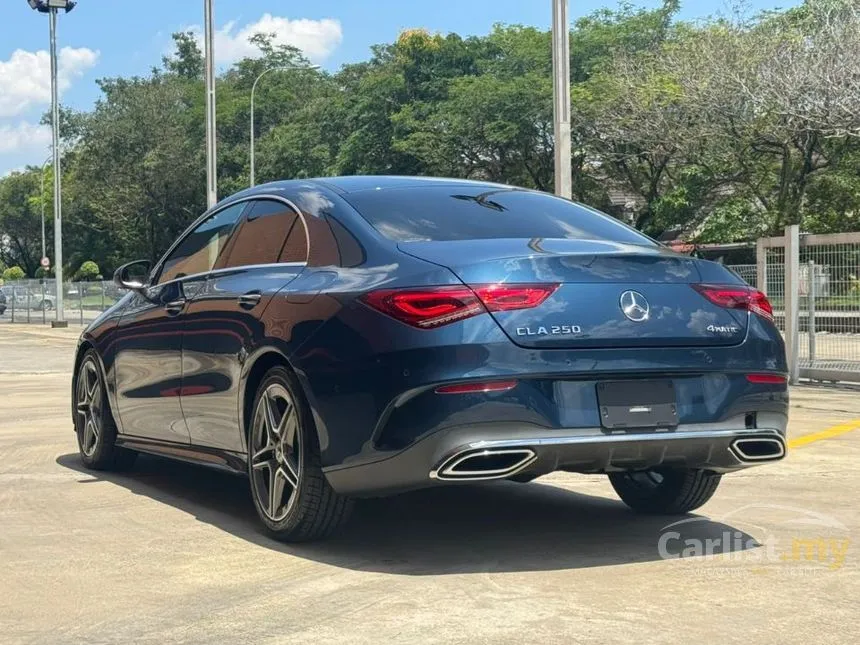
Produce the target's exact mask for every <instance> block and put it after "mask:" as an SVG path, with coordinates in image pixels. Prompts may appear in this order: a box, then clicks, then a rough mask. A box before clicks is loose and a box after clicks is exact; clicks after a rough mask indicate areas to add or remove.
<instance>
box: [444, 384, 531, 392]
mask: <svg viewBox="0 0 860 645" xmlns="http://www.w3.org/2000/svg"><path fill="white" fill-rule="evenodd" d="M516 386H517V382H516V381H492V382H490V383H460V384H458V385H443V386H442V387H437V388H436V394H474V393H476V392H507V391H508V390H513V389H514V388H515V387H516Z"/></svg>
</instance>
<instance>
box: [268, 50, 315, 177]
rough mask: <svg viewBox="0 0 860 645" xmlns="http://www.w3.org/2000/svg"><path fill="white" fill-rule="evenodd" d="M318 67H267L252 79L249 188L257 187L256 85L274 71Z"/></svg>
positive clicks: (313, 67)
mask: <svg viewBox="0 0 860 645" xmlns="http://www.w3.org/2000/svg"><path fill="white" fill-rule="evenodd" d="M319 67H320V66H319V65H311V66H308V67H304V66H302V67H299V66H297V65H296V66H293V65H284V66H277V67H269V68H268V69H264V70H263V71H262V72H260V75H259V76H257V78H256V79H254V84H253V85H252V86H251V188H253V187H254V186H256V185H257V183H256V171H255V166H254V161H255V157H254V140H255V137H254V96H255V94H256V93H257V83H259V82H260V79H262V78H263V77H264V76H265V75H266V74H268V73H269V72H273V71H275V70H276V69H277V70H281V71H283V70H289V69H319Z"/></svg>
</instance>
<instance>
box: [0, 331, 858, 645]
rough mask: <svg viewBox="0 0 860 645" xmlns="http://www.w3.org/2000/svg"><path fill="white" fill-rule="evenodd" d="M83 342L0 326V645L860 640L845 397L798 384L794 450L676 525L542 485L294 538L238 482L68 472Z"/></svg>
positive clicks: (568, 488)
mask: <svg viewBox="0 0 860 645" xmlns="http://www.w3.org/2000/svg"><path fill="white" fill-rule="evenodd" d="M76 333H77V332H75V331H72V330H65V331H63V330H56V331H52V330H50V329H43V328H39V327H25V326H15V327H12V326H3V327H0V592H2V593H0V643H3V644H6V643H46V644H47V643H50V644H57V643H61V644H62V643H129V642H134V643H153V644H155V643H157V644H159V645H161V644H165V643H232V642H253V643H287V642H290V643H292V642H312V641H314V642H324V643H374V644H375V643H382V642H387V643H445V644H446V645H450V644H454V643H470V644H475V643H537V642H541V643H601V644H603V643H608V642H609V643H615V642H636V643H652V642H665V643H676V642H685V643H687V642H706V643H710V642H722V643H812V642H814V643H840V644H841V643H851V642H858V641H860V611H858V609H857V607H858V602H857V598H858V596H860V575H858V568H859V567H858V558H860V549H858V545H857V543H856V537H857V536H858V529H860V505H858V502H857V499H858V496H860V468H858V467H857V464H858V463H860V430H853V428H855V427H858V426H860V392H858V391H856V390H844V389H835V388H823V387H798V388H795V389H794V390H793V392H792V396H793V408H792V420H791V424H790V438H791V439H792V443H793V445H795V446H796V447H795V448H794V449H793V450H792V451H791V453H790V455H789V457H788V459H787V460H785V461H784V462H781V463H779V464H775V465H771V466H767V467H761V468H756V469H752V470H748V471H745V472H743V473H740V474H735V475H731V476H728V477H726V478H724V480H723V483H722V485H721V487H720V490H719V491H718V492H717V494H716V496H715V497H714V499H713V500H712V501H711V502H710V503H708V504H707V505H706V506H705V507H703V508H702V509H701V511H700V512H699V513H698V514H696V515H691V516H688V517H687V518H660V517H657V518H655V517H641V516H637V515H635V514H633V513H632V512H630V511H628V510H627V509H626V507H625V506H623V505H622V504H621V503H620V502H619V501H617V499H616V497H615V495H614V493H613V491H612V489H611V488H610V486H609V484H608V482H607V481H606V479H605V478H604V477H600V476H588V477H586V476H579V475H572V474H554V475H551V476H549V477H544V478H541V479H540V480H538V481H537V482H534V483H531V484H527V485H522V484H514V483H501V484H485V485H480V486H472V487H463V488H446V489H440V490H429V491H423V492H418V493H413V494H409V495H403V496H400V497H397V498H392V499H387V500H371V501H366V502H362V503H361V504H359V507H358V509H357V512H356V515H355V516H354V519H353V521H352V523H351V524H350V526H349V527H348V529H347V530H346V531H345V532H344V533H343V534H342V535H340V536H339V537H337V538H336V539H334V540H331V541H329V542H325V543H321V544H314V545H303V546H289V545H283V544H279V543H277V542H274V541H272V540H269V539H268V538H267V537H265V536H264V535H262V534H261V533H260V532H259V530H258V527H257V522H256V518H255V515H254V511H253V508H252V506H251V501H250V498H249V495H248V489H247V484H246V482H245V481H244V480H243V479H241V478H236V477H232V476H229V475H223V474H220V473H216V472H212V471H208V470H205V469H202V468H198V467H193V466H188V465H183V464H178V463H173V462H169V461H166V460H162V459H157V458H149V457H144V458H141V459H140V460H139V462H138V465H137V467H136V468H135V470H134V471H132V472H130V473H128V474H123V475H119V474H103V473H91V472H87V471H85V470H84V469H83V468H82V466H81V463H80V460H79V459H78V456H77V453H76V445H75V438H74V435H73V433H72V431H71V421H70V413H69V407H70V405H69V383H70V369H71V362H72V352H73V349H74V344H75V336H76ZM679 519H687V520H689V521H687V522H685V523H683V524H680V525H676V526H670V527H668V528H666V525H668V524H671V523H673V522H675V521H677V520H679ZM661 547H662V549H661ZM661 551H662V555H661ZM707 552H711V553H712V555H707ZM678 555H683V556H685V557H681V558H677V557H675V556H678ZM666 558H668V559H666Z"/></svg>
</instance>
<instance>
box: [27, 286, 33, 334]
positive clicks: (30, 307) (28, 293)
mask: <svg viewBox="0 0 860 645" xmlns="http://www.w3.org/2000/svg"><path fill="white" fill-rule="evenodd" d="M29 287H30V285H27V324H28V325H29V324H30V310H31V309H32V308H33V303H32V302H31V296H30V288H29Z"/></svg>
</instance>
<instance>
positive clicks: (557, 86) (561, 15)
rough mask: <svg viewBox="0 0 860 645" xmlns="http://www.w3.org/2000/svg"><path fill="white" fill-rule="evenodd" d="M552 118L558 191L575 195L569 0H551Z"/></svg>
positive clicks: (568, 197)
mask: <svg viewBox="0 0 860 645" xmlns="http://www.w3.org/2000/svg"><path fill="white" fill-rule="evenodd" d="M552 69H553V113H554V114H553V120H554V122H555V128H554V132H555V194H556V195H558V196H559V197H566V198H567V199H570V198H571V197H572V196H573V185H572V184H573V178H572V176H571V158H570V157H571V153H572V144H571V133H570V22H569V20H568V15H567V0H552Z"/></svg>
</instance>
